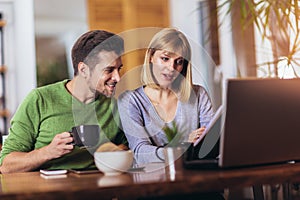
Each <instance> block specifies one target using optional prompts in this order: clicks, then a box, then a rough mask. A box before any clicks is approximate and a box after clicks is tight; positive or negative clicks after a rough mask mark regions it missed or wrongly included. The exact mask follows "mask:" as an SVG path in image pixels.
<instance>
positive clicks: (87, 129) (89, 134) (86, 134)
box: [70, 125, 100, 147]
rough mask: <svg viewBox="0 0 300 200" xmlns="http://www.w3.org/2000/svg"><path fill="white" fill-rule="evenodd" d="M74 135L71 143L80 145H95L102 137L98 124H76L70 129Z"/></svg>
mask: <svg viewBox="0 0 300 200" xmlns="http://www.w3.org/2000/svg"><path fill="white" fill-rule="evenodd" d="M70 133H71V136H72V137H73V142H72V143H71V144H73V145H76V146H79V147H94V146H96V145H97V144H98V142H99V138H100V127H99V126H98V125H80V126H75V127H73V128H72V130H71V131H70Z"/></svg>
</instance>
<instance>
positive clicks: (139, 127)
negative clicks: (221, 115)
mask: <svg viewBox="0 0 300 200" xmlns="http://www.w3.org/2000/svg"><path fill="white" fill-rule="evenodd" d="M194 91H195V92H194V93H192V95H191V97H190V99H189V101H188V102H186V103H183V102H180V101H178V105H177V110H176V115H175V118H174V119H173V121H174V122H175V123H176V125H177V128H178V130H179V131H178V132H180V133H183V135H182V138H181V139H182V142H184V141H187V140H188V136H189V134H190V133H191V132H192V131H193V130H196V129H198V128H199V127H201V126H207V124H208V123H209V122H210V120H211V119H212V117H213V114H214V109H213V106H212V103H211V100H210V98H209V96H208V94H207V92H206V91H205V89H204V88H203V87H201V86H195V89H194ZM118 108H119V112H120V117H121V121H122V126H123V130H124V132H125V134H126V137H127V139H128V142H129V148H130V149H132V150H133V151H134V155H135V160H136V162H137V163H149V162H161V160H160V159H159V158H158V157H157V156H156V153H155V151H156V148H157V146H163V145H165V144H167V143H168V140H167V138H166V135H165V133H164V132H163V130H162V128H163V127H164V126H165V125H168V126H170V127H172V122H165V121H164V120H162V119H161V117H160V116H159V115H158V113H157V112H156V110H155V108H154V106H153V105H152V103H151V102H150V100H149V98H148V97H147V95H146V94H145V92H144V87H139V88H137V89H136V90H133V91H126V92H124V93H123V94H121V95H120V96H119V98H118ZM150 136H151V137H152V142H153V143H155V144H153V143H152V142H151V141H150ZM157 153H158V155H159V156H160V157H161V158H163V157H164V156H163V150H162V149H159V150H158V152H157Z"/></svg>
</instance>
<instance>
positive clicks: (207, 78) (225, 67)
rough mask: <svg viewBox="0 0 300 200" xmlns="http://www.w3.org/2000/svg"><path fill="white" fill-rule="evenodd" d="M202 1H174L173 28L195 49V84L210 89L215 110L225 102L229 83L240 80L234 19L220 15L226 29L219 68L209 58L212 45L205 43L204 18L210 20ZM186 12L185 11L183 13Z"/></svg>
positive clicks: (220, 44) (222, 34)
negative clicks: (237, 76)
mask: <svg viewBox="0 0 300 200" xmlns="http://www.w3.org/2000/svg"><path fill="white" fill-rule="evenodd" d="M200 2H201V0H186V1H182V0H170V17H171V26H173V27H177V28H178V29H179V30H181V31H182V32H184V33H185V34H186V36H187V37H188V38H189V40H190V43H191V46H192V64H193V82H194V83H195V84H201V85H204V86H205V87H206V89H207V90H208V92H209V94H210V96H211V97H212V100H213V103H214V104H215V106H218V105H219V104H220V103H221V102H222V96H224V94H222V92H224V91H225V87H226V85H225V83H226V79H228V78H231V77H236V62H235V58H234V51H233V43H232V31H231V20H230V17H228V16H225V14H224V12H225V11H224V12H223V13H219V16H221V17H220V18H221V19H222V26H220V28H219V37H220V38H219V48H220V52H219V53H220V65H218V66H217V65H216V64H215V63H214V61H213V60H212V58H211V57H210V56H209V54H210V52H209V51H210V50H209V49H210V48H209V45H210V44H209V43H207V42H206V41H205V39H204V38H205V34H206V32H205V30H203V29H204V27H205V26H207V24H205V23H207V22H205V21H204V20H203V19H201V15H204V16H207V15H208V14H207V13H205V12H206V10H205V8H204V9H203V7H200ZM183 8H184V9H183Z"/></svg>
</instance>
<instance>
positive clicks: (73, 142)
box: [67, 131, 75, 146]
mask: <svg viewBox="0 0 300 200" xmlns="http://www.w3.org/2000/svg"><path fill="white" fill-rule="evenodd" d="M68 132H69V133H70V136H71V137H72V138H73V141H72V142H69V143H67V144H70V145H73V146H74V145H75V140H74V136H73V134H72V131H68Z"/></svg>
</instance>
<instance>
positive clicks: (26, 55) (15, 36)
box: [0, 0, 36, 128]
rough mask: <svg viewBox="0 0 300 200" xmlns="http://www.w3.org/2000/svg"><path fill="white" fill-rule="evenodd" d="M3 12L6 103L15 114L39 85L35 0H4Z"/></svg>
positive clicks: (1, 8)
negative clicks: (36, 61) (37, 83)
mask: <svg viewBox="0 0 300 200" xmlns="http://www.w3.org/2000/svg"><path fill="white" fill-rule="evenodd" d="M0 12H2V13H3V19H4V20H5V21H6V26H5V27H4V48H5V51H4V53H5V56H4V58H5V65H6V66H7V68H8V70H7V73H6V96H7V98H6V102H7V109H8V110H9V112H10V113H11V115H13V114H14V112H15V110H16V109H17V107H18V105H19V104H20V102H22V100H23V99H24V97H25V96H26V95H27V94H28V93H29V92H30V90H32V89H33V88H35V87H36V63H35V38H34V18H33V13H34V12H33V1H32V0H21V1H20V0H0ZM0 128H1V127H0Z"/></svg>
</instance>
